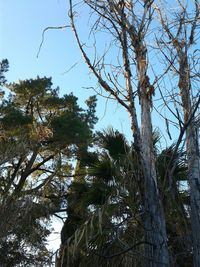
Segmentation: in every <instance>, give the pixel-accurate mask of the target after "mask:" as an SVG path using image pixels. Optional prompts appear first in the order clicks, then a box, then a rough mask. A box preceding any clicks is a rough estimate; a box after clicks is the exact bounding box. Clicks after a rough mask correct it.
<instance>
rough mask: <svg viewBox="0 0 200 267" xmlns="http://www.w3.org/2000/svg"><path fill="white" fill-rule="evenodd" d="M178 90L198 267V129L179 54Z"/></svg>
mask: <svg viewBox="0 0 200 267" xmlns="http://www.w3.org/2000/svg"><path fill="white" fill-rule="evenodd" d="M179 59H180V62H179V64H180V68H179V73H180V76H179V89H180V94H181V98H182V105H183V111H184V123H185V124H186V123H188V120H190V125H189V127H187V129H186V152H187V160H188V178H189V185H190V205H191V225H192V239H193V259H194V267H199V266H200V154H199V144H198V129H195V124H194V118H190V116H191V113H192V107H191V99H190V89H191V84H190V75H189V65H188V60H187V53H186V52H185V53H183V52H180V53H179Z"/></svg>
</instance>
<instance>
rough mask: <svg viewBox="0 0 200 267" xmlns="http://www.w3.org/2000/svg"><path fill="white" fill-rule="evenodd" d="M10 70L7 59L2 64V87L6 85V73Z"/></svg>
mask: <svg viewBox="0 0 200 267" xmlns="http://www.w3.org/2000/svg"><path fill="white" fill-rule="evenodd" d="M8 69H9V62H8V60H7V59H3V60H2V61H1V62H0V86H2V85H4V84H5V83H6V78H5V72H7V71H8Z"/></svg>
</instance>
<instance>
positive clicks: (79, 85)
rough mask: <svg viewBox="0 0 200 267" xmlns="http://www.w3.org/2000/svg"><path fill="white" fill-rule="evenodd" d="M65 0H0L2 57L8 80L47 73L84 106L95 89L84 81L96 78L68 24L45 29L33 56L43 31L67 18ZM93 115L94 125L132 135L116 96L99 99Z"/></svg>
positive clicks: (127, 120) (98, 127)
mask: <svg viewBox="0 0 200 267" xmlns="http://www.w3.org/2000/svg"><path fill="white" fill-rule="evenodd" d="M67 4H68V1H66V0H42V1H41V0H40V1H39V0H0V59H3V58H7V59H8V60H9V63H10V70H9V72H8V73H7V75H6V77H7V80H8V82H17V81H18V80H19V79H20V80H23V79H29V78H35V77H36V76H37V75H39V76H40V77H42V76H47V77H49V76H51V77H52V79H53V83H54V86H55V87H56V86H59V87H60V92H61V93H62V94H66V93H70V92H73V93H74V95H76V96H78V98H79V100H80V105H82V106H83V103H84V100H86V98H87V97H88V96H89V95H93V94H95V93H94V91H93V90H88V89H83V87H91V86H96V80H94V79H93V77H92V76H91V75H90V74H89V70H88V68H87V66H86V65H85V63H84V62H83V60H82V58H81V56H80V52H79V50H78V48H77V45H76V43H75V40H74V36H73V33H72V32H71V30H70V29H69V28H67V29H63V30H51V31H48V32H46V34H45V40H44V43H43V46H42V49H41V51H40V54H39V57H38V58H37V52H38V48H39V45H40V43H41V38H42V31H43V30H44V29H45V28H46V27H48V26H62V25H64V24H68V11H67V9H68V7H67ZM82 32H83V29H82ZM83 34H84V33H83ZM74 64H76V66H75V67H74V68H72V69H71V70H70V71H68V70H69V69H70V68H71V67H72V66H73V65H74ZM97 115H98V117H99V122H98V124H97V129H98V130H100V129H103V128H106V127H108V126H110V125H112V126H113V127H115V128H118V129H119V130H120V131H123V132H124V133H125V134H126V135H127V136H128V138H130V137H131V131H130V125H129V118H128V116H127V115H126V113H125V112H124V111H123V109H122V108H120V107H119V106H118V105H117V104H116V103H115V102H111V101H108V102H106V100H105V99H102V98H101V99H99V101H98V106H97Z"/></svg>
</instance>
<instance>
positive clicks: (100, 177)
mask: <svg viewBox="0 0 200 267" xmlns="http://www.w3.org/2000/svg"><path fill="white" fill-rule="evenodd" d="M158 139H159V136H158V135H157V134H156V133H154V143H155V156H156V159H157V160H156V168H157V173H158V177H159V187H160V191H161V192H162V202H163V203H164V208H165V213H166V218H167V229H168V238H169V249H170V252H171V255H172V257H173V261H172V265H171V266H190V263H189V261H187V265H184V262H185V263H186V260H185V259H186V257H187V258H188V257H189V256H190V255H191V243H189V242H188V243H187V241H188V240H189V237H190V232H189V230H188V229H189V223H188V213H187V207H189V206H188V205H187V195H186V194H187V191H186V190H185V188H184V187H182V188H181V186H180V183H181V181H183V180H185V178H186V165H185V162H184V154H183V153H181V152H180V151H178V152H176V153H175V152H174V146H173V145H172V146H170V147H169V148H166V149H164V150H162V151H161V152H159V151H158V149H156V143H157V141H158ZM95 145H96V147H98V152H88V151H85V153H84V154H83V155H84V156H83V155H82V159H83V158H84V160H82V161H79V168H78V169H77V176H75V178H74V181H73V182H72V184H71V186H70V189H69V192H68V196H67V201H68V206H67V210H68V218H67V220H66V222H65V224H64V227H63V230H62V245H61V255H60V258H61V261H62V264H61V263H60V265H58V266H72V267H76V266H77V267H78V266H79V267H81V266H99V267H101V266H109V267H112V266H115V267H116V266H122V267H129V266H143V265H144V257H143V255H144V245H145V239H144V230H145V229H144V223H143V222H144V216H145V209H144V203H145V200H144V195H143V193H142V192H144V190H143V186H144V182H143V181H144V180H143V177H142V171H141V168H140V165H139V159H138V156H137V150H136V149H135V147H134V144H129V143H128V142H127V140H126V139H125V137H124V135H123V134H121V133H119V132H118V131H114V130H113V129H108V130H107V131H104V132H102V133H98V134H97V136H96V142H95ZM172 157H173V158H172ZM169 162H170V163H172V162H173V163H174V164H173V166H175V167H174V172H173V185H171V188H173V190H169V189H170V188H169V186H170V185H169V177H168V172H166V169H167V168H169V167H170V166H169ZM78 173H79V175H78ZM186 233H187V235H186ZM180 255H181V257H180ZM184 257H185V258H184ZM61 261H60V262H61ZM67 264H68V265H67Z"/></svg>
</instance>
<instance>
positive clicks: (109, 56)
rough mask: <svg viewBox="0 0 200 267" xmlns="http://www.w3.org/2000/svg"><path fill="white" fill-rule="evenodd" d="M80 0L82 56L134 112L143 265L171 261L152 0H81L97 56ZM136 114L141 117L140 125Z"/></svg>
mask: <svg viewBox="0 0 200 267" xmlns="http://www.w3.org/2000/svg"><path fill="white" fill-rule="evenodd" d="M79 4H80V3H79ZM79 4H77V3H73V2H72V0H70V12H69V16H70V19H71V27H72V30H73V32H74V34H75V38H76V41H77V44H78V47H79V49H80V51H81V53H82V56H83V58H84V60H85V62H86V64H87V65H88V67H89V69H90V70H91V72H92V73H93V74H94V76H95V77H96V79H97V80H98V83H99V85H100V86H101V88H103V90H104V92H106V93H107V95H106V96H107V97H110V98H114V99H115V100H117V102H118V103H119V104H120V105H121V106H123V107H124V108H125V109H126V111H127V112H128V114H129V115H130V118H131V128H132V132H133V138H134V143H135V147H136V149H137V151H138V155H139V158H140V164H141V166H142V168H141V169H142V174H141V177H143V179H144V201H143V202H144V203H143V204H144V205H143V206H144V225H143V227H144V236H145V240H144V243H145V249H144V251H145V255H144V256H145V261H146V263H145V266H148V267H154V266H169V264H170V263H169V254H168V247H167V234H166V226H165V218H164V212H163V207H162V202H161V199H160V196H159V189H158V186H157V174H156V168H155V159H154V152H153V139H152V132H153V131H152V122H151V110H152V97H153V95H154V89H155V88H154V83H153V82H151V81H150V76H149V74H148V71H149V63H148V53H149V51H148V46H147V44H146V42H148V33H149V32H150V30H151V24H152V20H153V13H154V9H153V8H152V4H153V1H133V2H132V1H125V0H122V1H116V0H113V1H110V0H108V1H106V0H102V1H96V0H95V1H94V0H87V1H84V2H82V4H84V5H85V6H84V8H83V7H82V10H84V11H86V10H87V8H89V12H90V15H91V17H90V21H91V31H90V34H91V36H92V35H93V36H94V43H93V45H94V57H93V59H92V56H91V54H90V51H88V49H87V47H86V46H84V44H83V41H82V40H81V37H80V34H79V33H78V31H77V27H76V23H75V20H76V17H77V12H75V9H74V8H75V7H77V6H79ZM98 33H100V39H98ZM103 33H105V34H106V37H107V38H108V40H109V42H110V46H109V48H107V47H105V49H104V51H102V50H103V49H102V42H101V41H102V39H103ZM104 37H105V36H104ZM99 42H100V43H99ZM106 43H108V41H107V42H106ZM99 44H101V45H100V47H98V45H99ZM98 48H99V50H98ZM99 51H100V55H99ZM137 101H138V102H139V104H140V108H139V106H137V109H136V105H137ZM140 111H141V115H139V112H140ZM138 120H139V121H141V127H139V123H138ZM141 179H142V178H141Z"/></svg>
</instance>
